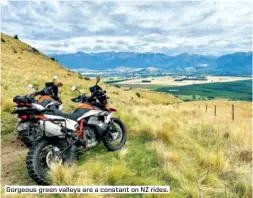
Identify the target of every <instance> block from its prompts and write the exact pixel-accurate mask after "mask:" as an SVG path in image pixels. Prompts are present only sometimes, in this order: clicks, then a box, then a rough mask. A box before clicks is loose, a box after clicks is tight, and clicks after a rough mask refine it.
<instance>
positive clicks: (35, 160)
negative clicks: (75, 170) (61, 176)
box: [26, 139, 74, 185]
mask: <svg viewBox="0 0 253 198" xmlns="http://www.w3.org/2000/svg"><path fill="white" fill-rule="evenodd" d="M47 145H54V146H59V147H61V148H64V146H65V145H66V143H65V142H64V141H63V140H60V139H54V140H53V141H52V140H48V139H41V140H39V141H38V142H36V144H33V145H32V147H31V148H30V149H29V151H28V153H27V157H26V168H27V172H28V175H29V176H30V177H31V178H32V180H33V181H35V182H36V183H37V184H39V185H50V183H51V181H50V180H49V178H47V174H46V173H45V172H43V169H41V167H40V166H39V163H40V160H39V157H40V152H41V151H42V149H43V148H45V147H46V146H47ZM73 156H74V153H70V154H69V155H68V156H67V158H66V159H65V160H64V162H63V163H64V164H67V165H70V164H71V162H72V160H73V159H74V157H73Z"/></svg>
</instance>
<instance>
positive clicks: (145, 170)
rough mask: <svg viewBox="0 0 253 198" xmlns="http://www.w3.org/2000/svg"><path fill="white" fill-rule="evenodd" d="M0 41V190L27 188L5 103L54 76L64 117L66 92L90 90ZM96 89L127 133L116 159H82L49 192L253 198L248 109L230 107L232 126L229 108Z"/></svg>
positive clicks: (17, 45)
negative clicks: (151, 188)
mask: <svg viewBox="0 0 253 198" xmlns="http://www.w3.org/2000/svg"><path fill="white" fill-rule="evenodd" d="M1 36H2V38H3V39H4V41H5V42H3V41H1V44H2V46H1V48H2V133H4V134H6V135H2V150H4V152H5V153H6V155H3V156H2V179H3V183H4V184H21V185H22V184H29V185H34V183H33V182H32V181H31V180H30V179H29V177H28V176H27V173H26V170H25V162H24V159H25V153H26V149H21V148H20V147H18V148H20V149H18V150H17V149H16V147H14V146H16V145H17V143H16V142H14V140H12V139H10V138H14V137H15V136H13V135H12V134H13V131H14V127H15V126H14V123H15V122H16V118H15V117H13V116H12V115H10V113H9V111H10V109H11V105H12V104H11V102H10V100H11V98H12V97H13V96H15V95H17V94H24V93H28V91H29V90H28V89H27V88H26V87H27V84H28V83H37V84H39V85H40V86H41V87H42V86H43V83H44V82H45V81H49V80H50V79H51V78H52V76H53V75H58V76H59V80H61V81H62V82H63V84H64V87H63V88H62V90H61V93H60V97H61V98H62V99H63V102H64V108H65V109H64V111H71V110H72V109H73V108H74V106H75V104H74V103H72V102H71V101H70V98H71V97H73V96H74V94H73V93H72V91H71V86H72V85H76V86H77V87H79V88H80V89H81V91H82V92H88V87H89V86H91V85H92V84H93V83H94V82H93V81H87V80H84V79H81V78H80V77H79V76H78V75H77V74H75V73H73V72H71V71H67V70H66V69H64V68H62V67H61V66H60V65H59V64H58V63H56V62H54V61H52V60H50V59H49V58H48V57H46V56H44V55H42V54H40V53H39V54H37V53H33V52H30V49H31V47H30V46H27V45H25V44H23V43H21V42H19V41H17V40H15V39H12V38H10V37H8V36H6V35H3V34H2V35H1ZM14 49H15V51H16V53H15V51H14ZM102 86H103V87H105V88H107V90H108V96H110V98H111V101H112V106H114V107H116V108H117V109H118V112H117V113H116V115H115V116H117V117H120V118H121V119H122V120H123V122H124V123H125V124H126V125H127V128H128V141H127V143H126V145H125V147H124V148H123V149H122V150H121V151H117V152H107V151H106V150H105V148H104V147H103V146H102V145H100V146H98V147H97V148H95V149H93V150H91V151H89V152H87V153H84V154H83V155H82V156H81V159H80V160H79V161H78V162H77V163H76V165H75V166H73V167H72V168H64V167H62V168H60V169H57V170H53V171H52V172H51V175H52V178H53V183H54V184H56V185H58V184H67V185H170V186H171V194H170V195H166V196H165V195H155V196H154V195H145V197H168V196H169V197H177V198H180V197H182V198H183V197H186V196H187V197H251V196H252V194H251V189H252V186H251V183H252V179H251V165H252V163H251V160H252V157H251V156H252V149H251V148H252V142H251V137H252V135H251V123H252V119H251V117H252V111H251V103H250V102H234V104H235V108H236V117H235V121H232V120H231V115H230V108H231V102H229V101H222V100H221V101H209V102H207V103H205V102H195V103H193V102H187V103H179V102H180V101H178V100H177V99H175V98H173V97H172V96H171V95H168V94H166V93H155V92H144V91H135V90H129V91H124V90H123V89H119V88H115V87H111V86H109V85H102ZM137 92H138V93H139V94H136V93H137ZM206 104H208V111H207V112H205V105H206ZM214 105H217V116H216V117H215V116H214V113H213V107H214ZM12 147H14V148H13V149H12V151H13V152H10V150H11V148H12ZM17 153H18V155H15V154H17ZM15 156H18V158H17V157H15ZM3 158H4V159H3ZM42 196H43V195H42ZM45 196H47V195H45ZM55 197H82V196H79V195H73V196H69V195H68V196H65V195H60V196H55ZM94 197H97V196H94ZM101 197H102V195H101ZM111 197H113V196H111ZM114 197H118V196H114ZM123 197H133V196H131V195H124V196H123Z"/></svg>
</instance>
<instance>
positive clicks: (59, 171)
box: [49, 165, 77, 186]
mask: <svg viewBox="0 0 253 198" xmlns="http://www.w3.org/2000/svg"><path fill="white" fill-rule="evenodd" d="M76 170H77V166H76V165H72V166H71V167H69V166H68V167H65V166H57V165H53V166H52V168H51V171H50V175H49V177H50V179H51V180H52V183H53V184H55V185H66V186H67V185H71V184H72V183H73V181H74V180H75V177H76V174H77V171H76Z"/></svg>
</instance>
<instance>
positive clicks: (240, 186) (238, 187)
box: [235, 183, 246, 197]
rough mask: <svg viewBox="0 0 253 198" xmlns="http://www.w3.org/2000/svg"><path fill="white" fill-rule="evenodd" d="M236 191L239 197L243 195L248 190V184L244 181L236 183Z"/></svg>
mask: <svg viewBox="0 0 253 198" xmlns="http://www.w3.org/2000/svg"><path fill="white" fill-rule="evenodd" d="M235 192H236V194H237V195H238V196H239V197H243V195H244V194H245V192H246V186H245V185H244V184H243V183H237V184H236V185H235Z"/></svg>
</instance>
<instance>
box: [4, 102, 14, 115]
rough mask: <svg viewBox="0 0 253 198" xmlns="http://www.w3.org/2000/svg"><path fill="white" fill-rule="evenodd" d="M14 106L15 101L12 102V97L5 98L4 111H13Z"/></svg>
mask: <svg viewBox="0 0 253 198" xmlns="http://www.w3.org/2000/svg"><path fill="white" fill-rule="evenodd" d="M13 107H14V103H13V102H12V100H11V99H6V100H3V103H2V109H3V111H5V112H11V111H13Z"/></svg>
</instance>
